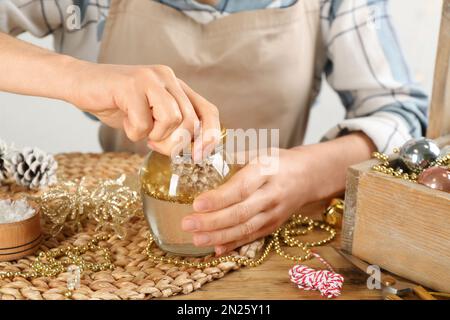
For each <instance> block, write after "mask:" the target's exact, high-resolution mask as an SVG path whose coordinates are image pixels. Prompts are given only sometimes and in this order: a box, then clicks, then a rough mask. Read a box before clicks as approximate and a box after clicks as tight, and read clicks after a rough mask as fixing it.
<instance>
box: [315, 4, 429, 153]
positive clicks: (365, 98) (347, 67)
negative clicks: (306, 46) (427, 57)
mask: <svg viewBox="0 0 450 320" xmlns="http://www.w3.org/2000/svg"><path fill="white" fill-rule="evenodd" d="M387 2H388V1H387V0H336V1H335V0H324V4H323V7H322V12H321V17H322V32H323V39H324V43H325V46H326V48H327V58H328V60H327V63H326V65H325V73H326V76H327V81H328V82H329V83H330V85H331V86H332V87H333V88H334V90H335V91H336V92H337V93H338V94H339V96H340V98H341V101H342V103H343V104H344V106H345V108H346V119H345V120H343V121H342V122H341V123H339V124H338V125H337V126H336V127H334V128H332V129H331V130H329V131H328V133H327V134H326V135H325V137H324V140H328V139H333V138H335V137H338V136H341V135H344V134H347V133H348V132H352V131H362V132H364V133H365V134H366V135H367V136H368V137H370V138H371V139H372V141H373V142H374V144H375V145H376V147H377V148H378V150H379V151H381V152H391V151H392V149H393V148H394V147H398V146H401V145H402V144H403V143H404V142H405V141H406V140H408V139H410V138H411V137H418V136H422V135H424V134H425V130H426V126H427V107H428V98H427V95H426V94H425V93H424V92H423V90H422V89H421V88H420V87H419V86H418V85H417V84H415V83H414V82H413V80H412V78H411V75H410V71H409V69H408V66H407V63H406V62H405V59H404V56H403V53H402V50H401V48H400V46H399V43H398V40H397V37H396V33H395V31H394V28H393V26H392V23H391V20H390V16H389V13H388V8H387Z"/></svg>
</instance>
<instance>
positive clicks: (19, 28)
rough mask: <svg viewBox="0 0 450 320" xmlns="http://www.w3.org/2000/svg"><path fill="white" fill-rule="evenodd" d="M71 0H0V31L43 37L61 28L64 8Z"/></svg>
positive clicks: (14, 34)
mask: <svg viewBox="0 0 450 320" xmlns="http://www.w3.org/2000/svg"><path fill="white" fill-rule="evenodd" d="M69 4H73V1H72V0H61V1H40V0H0V32H4V33H9V34H11V35H13V36H17V35H19V34H21V33H23V32H30V33H31V34H33V35H34V36H36V37H45V36H46V35H49V34H52V33H53V32H54V31H55V30H57V29H59V28H61V26H62V25H63V23H64V19H63V16H64V14H65V12H64V10H63V9H64V8H66V7H67V5H69Z"/></svg>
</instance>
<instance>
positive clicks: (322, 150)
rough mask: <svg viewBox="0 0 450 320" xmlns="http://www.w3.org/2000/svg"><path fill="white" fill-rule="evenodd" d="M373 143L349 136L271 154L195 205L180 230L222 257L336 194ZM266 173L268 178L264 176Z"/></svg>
mask: <svg viewBox="0 0 450 320" xmlns="http://www.w3.org/2000/svg"><path fill="white" fill-rule="evenodd" d="M375 150H376V149H375V146H374V144H373V143H372V141H371V140H370V139H369V138H368V137H367V136H366V135H365V134H364V133H362V132H354V133H351V134H349V135H346V136H343V137H340V138H337V139H335V140H332V141H328V142H323V143H318V144H314V145H307V146H300V147H296V148H294V149H290V150H284V149H275V151H278V155H277V154H276V152H275V153H274V152H271V153H270V154H271V155H273V156H272V157H269V158H268V157H264V158H257V159H255V160H253V161H251V162H250V163H249V164H248V165H246V166H245V167H244V168H243V169H241V170H240V171H238V172H237V173H236V174H235V175H234V176H233V177H231V178H230V180H229V181H228V182H226V183H225V184H223V185H222V186H220V187H219V188H217V189H216V190H211V191H208V192H205V193H203V194H201V195H200V196H198V197H197V198H196V199H195V201H194V210H195V211H196V212H195V213H193V214H191V215H189V216H188V217H185V218H184V220H183V222H182V228H183V229H184V230H185V231H189V232H193V240H194V244H195V245H198V246H215V250H216V254H218V255H221V254H223V253H225V252H227V251H230V250H233V249H234V248H237V247H239V246H241V245H244V244H246V243H248V242H251V241H253V240H255V239H258V238H261V237H263V236H266V235H268V234H270V233H272V232H273V231H275V230H276V229H277V228H278V227H280V226H281V225H282V224H283V223H284V222H285V221H286V220H287V219H288V218H289V217H290V216H291V215H292V214H293V213H295V212H296V211H297V210H298V209H299V208H300V207H302V206H303V205H305V204H307V203H310V202H314V201H317V200H319V199H324V198H328V197H332V196H336V195H338V194H341V193H342V192H343V190H344V187H345V176H346V172H347V168H348V166H350V165H352V164H354V163H359V162H362V161H364V160H367V159H369V158H370V155H371V153H372V152H373V151H375ZM267 173H269V174H267Z"/></svg>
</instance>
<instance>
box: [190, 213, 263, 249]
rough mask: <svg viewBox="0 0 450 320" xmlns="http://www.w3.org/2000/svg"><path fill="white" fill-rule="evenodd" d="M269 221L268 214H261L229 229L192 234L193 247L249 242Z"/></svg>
mask: <svg viewBox="0 0 450 320" xmlns="http://www.w3.org/2000/svg"><path fill="white" fill-rule="evenodd" d="M270 220H271V213H270V212H261V213H258V214H256V215H255V216H254V217H252V218H250V219H249V220H248V221H246V222H244V223H241V224H239V225H237V226H233V227H231V228H225V229H222V230H218V231H212V232H201V233H194V235H193V237H192V239H193V242H194V245H196V246H199V247H203V246H213V245H214V246H217V245H222V244H226V243H230V242H234V241H244V240H245V241H250V239H253V237H254V236H255V233H257V232H258V231H259V230H260V229H262V228H263V227H264V226H266V224H268V222H269V221H270Z"/></svg>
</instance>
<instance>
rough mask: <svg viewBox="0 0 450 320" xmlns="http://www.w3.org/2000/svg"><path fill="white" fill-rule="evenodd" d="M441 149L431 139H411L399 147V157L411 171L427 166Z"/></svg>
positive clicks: (420, 169)
mask: <svg viewBox="0 0 450 320" xmlns="http://www.w3.org/2000/svg"><path fill="white" fill-rule="evenodd" d="M440 153H441V150H440V149H439V147H438V146H437V144H436V143H434V141H433V140H430V139H426V138H419V139H411V140H409V141H407V142H406V143H405V144H404V145H403V146H402V147H401V148H400V153H399V157H400V159H401V160H402V161H403V163H404V164H405V165H406V166H407V167H408V168H409V169H410V170H411V171H413V172H420V171H422V170H424V169H426V168H428V167H429V166H430V165H431V163H433V161H435V160H436V159H437V158H438V157H439V154H440Z"/></svg>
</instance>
